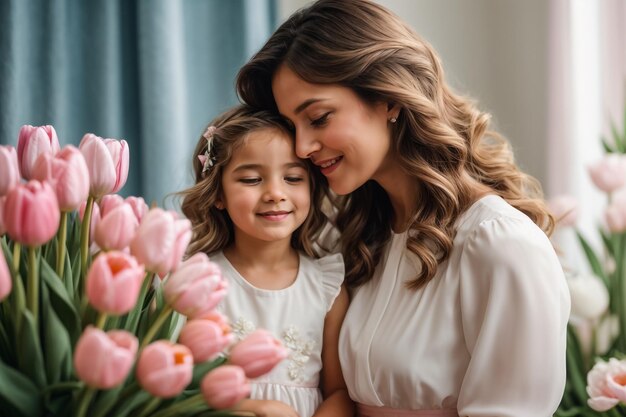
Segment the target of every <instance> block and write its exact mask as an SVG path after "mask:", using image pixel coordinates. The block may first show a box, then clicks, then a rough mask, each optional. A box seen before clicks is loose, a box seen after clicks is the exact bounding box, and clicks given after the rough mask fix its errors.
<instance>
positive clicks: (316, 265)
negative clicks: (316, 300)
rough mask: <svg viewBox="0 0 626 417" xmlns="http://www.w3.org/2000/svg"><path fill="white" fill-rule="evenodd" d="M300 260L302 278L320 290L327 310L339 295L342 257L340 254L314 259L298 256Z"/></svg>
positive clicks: (342, 272) (342, 271)
mask: <svg viewBox="0 0 626 417" xmlns="http://www.w3.org/2000/svg"><path fill="white" fill-rule="evenodd" d="M300 260H301V262H300V268H301V269H302V276H305V277H307V278H308V279H309V281H310V282H311V283H313V285H316V286H318V288H320V289H321V292H322V295H323V297H324V299H325V300H326V303H327V306H328V309H330V307H331V306H332V303H333V302H334V300H335V298H336V297H337V295H339V291H340V290H341V285H342V284H343V280H344V276H345V266H344V262H343V256H342V255H341V254H340V253H335V254H332V255H327V256H323V257H321V258H318V259H315V258H311V257H309V256H307V255H305V254H300Z"/></svg>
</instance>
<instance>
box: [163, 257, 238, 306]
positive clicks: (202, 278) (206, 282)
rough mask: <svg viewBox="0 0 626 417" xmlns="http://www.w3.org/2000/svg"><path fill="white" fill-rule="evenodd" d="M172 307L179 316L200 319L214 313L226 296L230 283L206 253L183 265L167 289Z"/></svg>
mask: <svg viewBox="0 0 626 417" xmlns="http://www.w3.org/2000/svg"><path fill="white" fill-rule="evenodd" d="M163 295H164V296H165V300H166V301H167V303H168V304H170V305H171V306H172V307H173V308H174V310H176V311H178V312H179V313H181V314H183V315H185V316H188V317H190V318H197V317H200V316H203V315H205V314H207V313H208V312H209V311H211V310H213V309H214V308H215V306H217V305H218V304H219V302H220V301H221V300H222V299H223V298H224V296H225V295H226V281H224V280H223V279H222V274H221V272H220V269H219V267H218V266H217V265H216V264H214V263H213V262H211V261H209V257H208V256H207V255H206V254H205V253H202V252H200V253H196V254H195V255H193V256H192V257H191V258H189V259H188V260H186V261H185V262H183V263H182V264H181V265H180V267H179V268H178V270H177V271H176V272H174V273H173V274H171V275H170V276H169V278H168V279H167V280H166V281H165V284H164V285H163Z"/></svg>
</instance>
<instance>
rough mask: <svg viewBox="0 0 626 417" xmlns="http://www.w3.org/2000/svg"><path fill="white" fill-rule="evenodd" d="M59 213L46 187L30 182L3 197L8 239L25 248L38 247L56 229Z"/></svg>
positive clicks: (49, 188)
mask: <svg viewBox="0 0 626 417" xmlns="http://www.w3.org/2000/svg"><path fill="white" fill-rule="evenodd" d="M60 217H61V213H60V211H59V204H58V202H57V197H56V195H55V194H54V190H53V189H52V187H50V185H49V184H47V183H45V182H39V181H35V180H32V181H29V182H28V183H27V184H20V185H17V186H16V187H14V188H13V189H11V191H9V193H8V194H7V196H6V201H5V206H4V222H5V227H6V229H7V233H8V234H9V236H10V237H11V238H12V239H14V240H16V241H18V242H20V243H22V244H24V245H26V246H31V247H34V246H40V245H43V244H44V243H46V242H48V241H49V240H50V239H52V238H53V237H54V235H55V233H56V232H57V230H58V228H59V220H60Z"/></svg>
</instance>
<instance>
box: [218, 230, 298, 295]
mask: <svg viewBox="0 0 626 417" xmlns="http://www.w3.org/2000/svg"><path fill="white" fill-rule="evenodd" d="M224 256H226V258H227V259H228V261H229V262H230V263H231V264H232V265H233V267H234V268H235V269H236V270H237V271H238V272H239V274H240V275H241V276H243V277H244V278H245V279H246V281H248V282H249V283H250V284H252V285H254V286H255V287H257V288H263V289H270V290H277V289H282V288H286V287H288V286H290V285H291V284H292V283H293V282H294V280H295V279H296V275H297V272H298V268H299V263H300V258H299V256H298V251H297V250H295V249H294V248H292V247H291V244H290V241H289V240H286V241H280V242H250V241H242V240H239V239H235V243H234V244H232V245H231V246H229V247H227V248H225V249H224Z"/></svg>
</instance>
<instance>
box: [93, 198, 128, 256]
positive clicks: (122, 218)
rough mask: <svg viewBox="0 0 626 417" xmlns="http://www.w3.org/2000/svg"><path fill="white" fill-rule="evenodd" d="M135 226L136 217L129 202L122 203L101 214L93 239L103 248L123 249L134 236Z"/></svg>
mask: <svg viewBox="0 0 626 417" xmlns="http://www.w3.org/2000/svg"><path fill="white" fill-rule="evenodd" d="M137 226H138V223H137V218H136V217H135V213H133V209H132V208H131V207H130V204H126V203H122V205H121V206H118V207H115V208H114V209H113V210H111V211H109V212H108V213H107V214H103V215H102V219H101V220H100V222H99V223H98V225H97V226H96V235H95V237H94V240H95V242H96V244H97V245H98V246H100V248H102V249H103V250H111V249H116V250H123V249H125V248H127V247H128V245H129V244H130V242H131V240H132V239H133V236H135V231H136V230H137Z"/></svg>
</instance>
